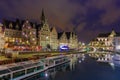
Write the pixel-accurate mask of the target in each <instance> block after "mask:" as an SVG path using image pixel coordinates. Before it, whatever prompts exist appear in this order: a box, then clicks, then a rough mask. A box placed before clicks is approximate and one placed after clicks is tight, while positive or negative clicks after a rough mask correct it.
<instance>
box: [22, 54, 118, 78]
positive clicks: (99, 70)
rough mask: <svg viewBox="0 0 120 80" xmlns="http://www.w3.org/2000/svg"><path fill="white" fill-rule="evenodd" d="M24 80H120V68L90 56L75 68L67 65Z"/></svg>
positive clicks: (79, 61)
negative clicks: (97, 60)
mask: <svg viewBox="0 0 120 80" xmlns="http://www.w3.org/2000/svg"><path fill="white" fill-rule="evenodd" d="M24 80H120V67H115V66H111V65H110V64H107V63H99V62H96V61H95V60H94V59H92V58H91V57H89V56H86V57H85V59H84V60H81V59H80V60H78V61H77V62H76V64H74V66H72V68H71V66H70V63H65V64H62V65H59V66H57V67H54V68H51V69H48V70H46V71H44V72H41V73H38V74H36V75H33V76H31V77H28V78H26V79H24Z"/></svg>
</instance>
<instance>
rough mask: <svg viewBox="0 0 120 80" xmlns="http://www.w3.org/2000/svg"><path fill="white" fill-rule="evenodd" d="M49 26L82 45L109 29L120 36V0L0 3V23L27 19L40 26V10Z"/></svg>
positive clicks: (12, 0) (13, 0) (11, 0)
mask: <svg viewBox="0 0 120 80" xmlns="http://www.w3.org/2000/svg"><path fill="white" fill-rule="evenodd" d="M42 8H44V11H45V15H46V17H47V19H48V23H49V24H50V26H56V27H57V29H58V30H64V31H72V29H73V27H75V28H76V32H77V34H78V36H79V40H80V41H82V42H89V41H90V40H91V39H93V38H95V37H96V36H97V35H98V34H99V33H101V32H102V33H103V32H110V31H111V30H112V28H113V29H115V31H117V32H120V0H0V21H1V22H2V19H3V18H5V19H10V20H14V19H16V18H19V19H29V20H30V21H36V22H37V23H40V16H41V10H42Z"/></svg>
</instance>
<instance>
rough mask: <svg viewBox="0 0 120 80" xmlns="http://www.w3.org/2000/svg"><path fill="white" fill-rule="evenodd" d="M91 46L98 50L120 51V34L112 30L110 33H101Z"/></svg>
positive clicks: (91, 42)
mask: <svg viewBox="0 0 120 80" xmlns="http://www.w3.org/2000/svg"><path fill="white" fill-rule="evenodd" d="M89 46H91V47H94V48H96V49H97V50H110V51H120V33H118V32H115V30H113V29H112V31H111V32H110V33H100V34H99V35H98V36H97V38H95V39H93V40H92V41H90V43H89Z"/></svg>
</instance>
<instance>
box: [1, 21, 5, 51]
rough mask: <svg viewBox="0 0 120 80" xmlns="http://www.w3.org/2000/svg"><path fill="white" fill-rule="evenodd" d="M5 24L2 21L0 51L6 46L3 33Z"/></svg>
mask: <svg viewBox="0 0 120 80" xmlns="http://www.w3.org/2000/svg"><path fill="white" fill-rule="evenodd" d="M2 27H3V24H1V23H0V51H1V50H2V49H3V48H4V46H5V40H4V33H3V28H2Z"/></svg>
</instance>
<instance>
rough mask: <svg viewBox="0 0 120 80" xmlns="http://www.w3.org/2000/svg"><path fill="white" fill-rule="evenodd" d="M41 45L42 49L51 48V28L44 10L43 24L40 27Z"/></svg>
mask: <svg viewBox="0 0 120 80" xmlns="http://www.w3.org/2000/svg"><path fill="white" fill-rule="evenodd" d="M38 38H39V45H40V46H42V49H46V48H50V27H49V24H48V23H47V19H46V18H45V15H44V11H43V10H42V15H41V24H40V26H39V37H38Z"/></svg>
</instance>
